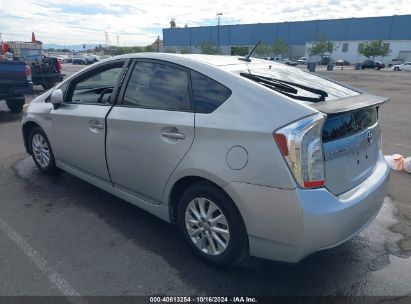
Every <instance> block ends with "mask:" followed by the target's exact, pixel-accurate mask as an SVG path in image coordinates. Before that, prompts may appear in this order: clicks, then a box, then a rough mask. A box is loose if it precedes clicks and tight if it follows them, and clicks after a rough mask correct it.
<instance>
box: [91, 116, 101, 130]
mask: <svg viewBox="0 0 411 304" xmlns="http://www.w3.org/2000/svg"><path fill="white" fill-rule="evenodd" d="M88 126H89V127H90V128H91V129H100V130H101V129H104V126H103V124H101V123H100V122H99V121H98V120H95V119H92V120H90V121H89V122H88Z"/></svg>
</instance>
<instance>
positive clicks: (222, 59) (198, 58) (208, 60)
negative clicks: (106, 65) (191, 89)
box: [108, 53, 267, 67]
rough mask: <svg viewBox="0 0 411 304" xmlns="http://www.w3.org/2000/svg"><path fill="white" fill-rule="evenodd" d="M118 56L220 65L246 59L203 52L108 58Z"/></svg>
mask: <svg viewBox="0 0 411 304" xmlns="http://www.w3.org/2000/svg"><path fill="white" fill-rule="evenodd" d="M119 58H130V59H131V58H146V59H158V60H166V61H172V62H173V61H175V62H176V61H178V62H179V63H187V64H190V63H193V62H201V63H204V64H208V65H212V66H216V67H218V66H219V67H221V66H228V65H244V64H245V63H246V61H242V60H239V58H241V57H240V56H227V55H203V54H170V53H134V54H125V55H120V56H115V57H111V58H109V59H108V60H116V59H119ZM250 59H251V62H252V63H267V61H266V60H264V59H259V58H254V57H251V58H250Z"/></svg>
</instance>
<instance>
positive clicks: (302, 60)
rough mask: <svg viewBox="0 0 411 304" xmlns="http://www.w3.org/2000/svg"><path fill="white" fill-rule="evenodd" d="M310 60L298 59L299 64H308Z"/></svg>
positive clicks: (305, 58)
mask: <svg viewBox="0 0 411 304" xmlns="http://www.w3.org/2000/svg"><path fill="white" fill-rule="evenodd" d="M307 62H308V58H307V57H300V58H298V59H297V64H307Z"/></svg>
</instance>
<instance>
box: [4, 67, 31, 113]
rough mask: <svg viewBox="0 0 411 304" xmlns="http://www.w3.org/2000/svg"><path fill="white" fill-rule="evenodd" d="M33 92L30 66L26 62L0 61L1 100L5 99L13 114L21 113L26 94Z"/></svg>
mask: <svg viewBox="0 0 411 304" xmlns="http://www.w3.org/2000/svg"><path fill="white" fill-rule="evenodd" d="M32 90H33V82H32V79H31V69H30V66H28V65H27V64H26V62H24V61H20V60H17V61H0V100H2V99H5V100H6V103H7V106H8V107H9V109H10V111H11V112H21V111H22V109H23V105H24V94H29V93H31V92H32Z"/></svg>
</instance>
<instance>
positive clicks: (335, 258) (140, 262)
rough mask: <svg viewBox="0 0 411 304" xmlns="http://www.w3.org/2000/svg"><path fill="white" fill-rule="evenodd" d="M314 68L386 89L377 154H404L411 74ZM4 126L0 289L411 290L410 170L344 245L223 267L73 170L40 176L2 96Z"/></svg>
mask: <svg viewBox="0 0 411 304" xmlns="http://www.w3.org/2000/svg"><path fill="white" fill-rule="evenodd" d="M63 69H64V71H65V72H66V73H67V74H68V75H69V74H71V73H73V72H75V71H76V70H78V69H79V66H72V65H69V64H67V65H64V67H63ZM319 73H321V74H323V75H326V76H328V77H331V78H334V79H336V80H338V81H342V82H347V83H348V84H350V85H353V86H356V87H359V88H361V89H364V90H366V91H369V92H370V93H373V94H377V95H383V96H388V97H390V98H391V99H392V100H391V102H389V103H387V104H386V105H384V106H383V107H382V111H381V117H382V119H381V123H382V129H383V135H382V142H383V150H384V153H385V154H392V153H401V154H403V155H404V156H411V132H410V130H411V119H410V118H411V114H410V113H411V99H410V96H411V88H410V84H411V73H406V72H399V73H396V72H391V71H374V70H366V71H355V70H347V69H346V70H343V71H341V70H335V71H333V72H325V71H320V72H319ZM36 89H39V88H36ZM38 93H40V91H36V94H38ZM31 99H32V96H28V97H27V102H29V101H30V100H31ZM0 134H1V141H0V169H1V170H0V278H1V281H2V283H1V284H0V295H66V296H67V295H82V296H89V295H214V296H216V295H260V296H262V295H276V296H277V295H310V296H311V295H343V296H346V295H372V296H396V297H399V298H398V299H400V298H401V297H403V296H407V295H408V296H410V295H411V284H410V282H411V258H410V255H411V199H410V197H411V187H410V185H411V174H407V173H399V172H392V175H391V180H390V184H389V188H388V193H387V196H386V199H385V204H384V206H383V209H382V211H381V212H380V214H379V216H378V217H377V219H376V220H375V221H374V222H373V223H372V225H371V226H370V227H369V228H367V229H366V230H365V231H364V232H363V233H361V234H360V235H358V236H357V237H355V238H353V239H352V240H350V241H348V242H347V243H345V244H343V245H341V246H339V247H337V248H334V249H330V250H326V251H322V252H318V253H316V254H313V255H311V256H310V257H308V258H306V259H305V260H303V261H302V262H300V263H299V264H296V265H284V264H280V263H275V262H270V261H264V260H260V259H253V258H250V259H248V260H247V261H245V262H244V263H243V264H242V265H240V266H238V267H236V268H234V269H229V270H222V269H216V268H212V267H210V266H208V265H206V264H204V263H202V262H201V261H199V260H198V259H196V258H195V257H194V256H193V255H192V254H191V253H190V251H189V249H188V247H187V246H186V245H185V243H184V241H183V239H182V238H181V237H180V235H179V233H178V231H177V230H176V229H175V228H174V227H172V226H171V225H169V224H167V223H165V222H163V221H161V220H160V219H158V218H156V217H154V216H152V215H150V214H148V213H146V212H144V211H142V210H141V209H139V208H137V207H134V206H132V205H130V204H128V203H127V202H125V201H122V200H121V199H118V198H116V197H114V196H112V195H110V194H108V193H106V192H104V191H102V190H100V189H98V188H96V187H94V186H92V185H90V184H88V183H86V182H84V181H82V180H80V179H78V178H76V177H74V176H72V175H70V174H67V173H62V174H60V175H58V176H53V177H50V176H45V175H42V174H40V172H39V171H38V170H37V169H36V168H35V166H34V164H33V162H32V160H31V158H29V157H28V155H27V154H26V153H25V151H24V146H23V142H22V137H21V114H11V113H10V112H9V111H8V109H7V107H6V105H5V102H4V101H0ZM404 303H405V302H404Z"/></svg>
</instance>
